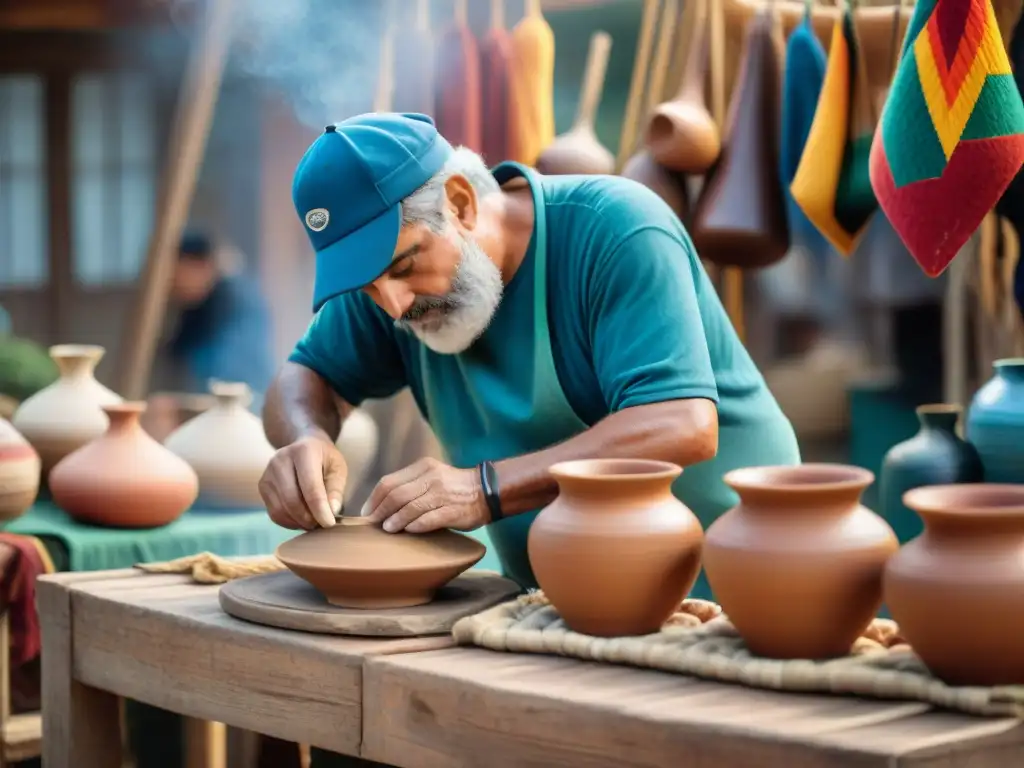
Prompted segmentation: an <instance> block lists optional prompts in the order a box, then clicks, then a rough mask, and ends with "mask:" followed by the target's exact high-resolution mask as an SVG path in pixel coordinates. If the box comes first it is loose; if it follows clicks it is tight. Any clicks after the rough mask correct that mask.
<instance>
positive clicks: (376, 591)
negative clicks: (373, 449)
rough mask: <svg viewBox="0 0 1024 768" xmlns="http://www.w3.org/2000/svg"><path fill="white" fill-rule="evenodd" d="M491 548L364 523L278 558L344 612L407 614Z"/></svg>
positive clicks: (309, 539)
mask: <svg viewBox="0 0 1024 768" xmlns="http://www.w3.org/2000/svg"><path fill="white" fill-rule="evenodd" d="M486 551H487V548H486V547H485V546H484V545H483V544H481V543H480V542H479V541H476V540H475V539H471V538H470V537H469V536H463V535H462V534H460V533H455V532H454V531H447V530H442V531H432V532H431V533H404V532H403V533H386V532H385V531H384V529H383V528H381V527H380V525H378V524H375V523H373V522H371V521H369V520H367V519H366V518H363V517H342V518H341V519H339V520H338V522H337V524H336V525H334V526H333V527H331V528H317V529H315V530H312V531H308V532H306V533H302V534H299V535H298V536H296V537H295V538H294V539H290V540H288V541H286V542H285V543H284V544H282V545H281V546H279V547H278V548H277V557H278V559H279V560H280V561H281V562H282V563H284V564H285V565H286V566H287V567H288V568H289V570H291V571H292V573H294V574H295V575H296V576H298V577H299V578H302V579H305V580H306V581H308V582H309V583H310V584H312V585H313V586H314V587H316V588H317V589H318V590H320V592H322V593H323V595H324V597H325V598H327V602H329V603H331V604H332V605H337V606H339V607H342V608H407V607H410V606H414V605H424V604H426V603H429V602H430V601H431V600H433V599H434V594H435V593H436V592H437V590H439V589H440V588H441V587H443V586H444V585H445V584H447V583H448V582H449V581H451V580H452V579H454V578H455V577H456V576H458V575H459V574H460V573H462V572H463V571H465V570H466V569H468V568H469V567H470V566H472V565H473V564H474V563H477V562H479V561H480V560H481V559H482V558H483V556H484V554H485V553H486Z"/></svg>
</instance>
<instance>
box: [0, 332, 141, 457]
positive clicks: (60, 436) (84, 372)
mask: <svg viewBox="0 0 1024 768" xmlns="http://www.w3.org/2000/svg"><path fill="white" fill-rule="evenodd" d="M103 354H104V349H103V347H97V346H92V345H87V344H58V345H56V346H53V347H50V357H52V358H53V359H54V361H55V362H56V363H57V367H58V369H59V370H60V378H59V379H57V381H55V382H54V383H53V384H51V385H50V386H48V387H45V388H44V389H41V390H39V391H38V392H36V393H35V394H34V395H32V396H31V397H30V398H28V399H27V400H25V401H24V402H23V403H22V404H21V405H20V406H19V407H18V410H17V411H15V413H14V418H13V419H11V423H12V424H13V425H14V428H15V429H17V430H18V431H19V432H20V433H21V434H22V435H23V436H24V437H25V439H26V440H28V441H29V442H30V443H31V444H32V447H33V448H35V449H36V451H37V452H38V453H39V456H40V458H41V459H42V463H43V474H44V476H45V475H47V474H48V473H49V471H50V470H51V469H52V468H53V467H54V465H55V464H56V463H57V462H58V461H60V460H61V459H63V458H64V457H65V456H67V455H68V454H69V453H71V452H72V451H74V450H76V449H78V448H81V447H82V446H83V445H85V444H86V443H88V442H89V441H90V440H93V439H94V438H97V437H99V436H100V435H102V434H103V433H104V432H105V431H106V430H107V417H106V416H105V415H104V413H103V410H102V407H103V406H105V405H113V404H115V403H119V402H121V397H120V395H118V394H116V393H114V392H111V391H110V390H109V389H107V388H106V387H105V386H103V385H102V384H100V383H99V382H98V381H96V377H95V375H94V371H95V370H96V366H97V365H98V364H99V362H100V360H101V359H102V358H103Z"/></svg>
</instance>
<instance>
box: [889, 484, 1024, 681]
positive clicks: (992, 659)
mask: <svg viewBox="0 0 1024 768" xmlns="http://www.w3.org/2000/svg"><path fill="white" fill-rule="evenodd" d="M903 501H904V503H905V504H906V505H907V506H908V507H910V508H911V509H913V510H914V511H916V512H917V513H918V514H919V515H921V518H922V519H923V520H924V533H922V534H921V535H920V536H919V537H918V538H916V539H914V540H913V541H911V542H910V543H909V544H907V545H905V546H904V547H903V549H901V550H900V553H899V554H898V555H896V556H895V557H894V558H892V560H890V561H889V565H888V566H887V567H886V570H885V580H884V585H885V602H886V605H887V606H888V607H889V610H890V611H891V612H892V617H893V618H894V619H895V620H896V622H897V623H898V624H899V626H900V633H901V634H902V635H903V636H904V637H906V639H907V640H908V641H909V643H910V645H911V647H912V648H913V649H914V651H916V652H917V655H918V656H920V657H921V660H922V661H924V663H925V664H927V665H928V667H929V669H931V671H932V672H933V673H934V674H935V675H936V676H937V677H939V678H941V679H942V680H944V681H946V682H947V683H950V684H951V685H1022V684H1024V642H1021V638H1022V637H1024V485H1009V484H1006V485H1001V484H995V483H976V484H971V485H933V486H929V487H927V488H915V489H914V490H912V491H908V492H907V493H906V494H905V495H904V497H903Z"/></svg>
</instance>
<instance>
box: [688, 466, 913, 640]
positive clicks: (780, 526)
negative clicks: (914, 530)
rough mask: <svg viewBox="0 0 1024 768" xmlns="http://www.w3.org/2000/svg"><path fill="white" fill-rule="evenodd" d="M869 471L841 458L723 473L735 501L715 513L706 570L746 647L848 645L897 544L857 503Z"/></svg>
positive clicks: (875, 598) (872, 605)
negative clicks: (838, 461)
mask: <svg viewBox="0 0 1024 768" xmlns="http://www.w3.org/2000/svg"><path fill="white" fill-rule="evenodd" d="M872 480H874V475H873V474H872V473H871V472H869V471H867V470H866V469H861V468H859V467H849V466H845V465H841V464H803V465H799V466H790V467H782V466H780V467H750V468H748V469H738V470H734V471H732V472H729V473H727V474H726V475H725V482H726V483H727V484H728V485H729V486H730V487H732V488H733V489H734V490H735V491H736V492H737V493H738V494H739V497H740V503H739V504H738V505H737V506H736V507H733V508H732V509H731V510H729V511H728V512H726V513H725V514H724V515H722V516H721V517H720V518H719V519H718V520H716V521H715V522H714V523H713V524H712V525H711V526H710V527H709V528H708V532H707V540H706V542H705V544H704V570H705V572H706V573H707V577H708V581H709V583H710V584H711V589H712V591H713V593H714V595H715V599H716V600H717V601H718V602H719V603H720V604H721V605H722V609H723V610H724V611H725V613H726V614H727V615H728V617H729V620H730V621H732V623H733V625H734V626H735V627H736V629H737V631H738V632H739V633H740V635H741V636H742V637H743V640H744V641H745V642H746V644H747V647H748V648H749V649H750V651H751V652H752V653H754V654H756V655H758V656H763V657H767V658H775V659H826V658H833V657H837V656H844V655H846V654H848V653H849V652H850V647H851V646H852V645H853V642H854V640H856V639H857V638H858V637H859V636H860V634H861V632H863V631H864V629H866V628H867V626H868V624H870V623H871V620H872V619H873V618H874V617H875V614H876V613H877V612H878V609H879V607H880V606H881V603H882V571H883V569H884V567H885V563H886V561H887V560H888V559H889V557H890V556H891V555H892V554H893V553H894V552H896V549H897V547H898V544H897V541H896V536H895V534H894V533H893V532H892V529H891V528H890V527H889V526H888V525H887V524H886V523H885V521H884V520H882V518H880V517H879V516H878V515H876V514H875V513H874V512H872V511H871V510H869V509H868V508H867V507H864V506H862V505H861V503H860V497H861V494H862V493H863V492H864V489H865V488H867V487H868V485H870V484H871V482H872Z"/></svg>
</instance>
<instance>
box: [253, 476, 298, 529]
mask: <svg viewBox="0 0 1024 768" xmlns="http://www.w3.org/2000/svg"><path fill="white" fill-rule="evenodd" d="M260 495H261V496H262V497H263V503H264V504H266V505H267V514H268V515H269V516H270V519H271V520H273V521H274V522H275V523H277V524H278V525H280V526H281V527H282V528H291V529H297V528H299V527H300V526H299V525H298V523H296V522H295V521H294V520H292V517H291V515H289V514H288V510H286V509H285V508H284V505H283V504H282V503H281V499H280V497H279V496H278V495H277V491H275V490H274V489H273V488H271V487H270V486H269V485H268V486H261V487H260Z"/></svg>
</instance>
